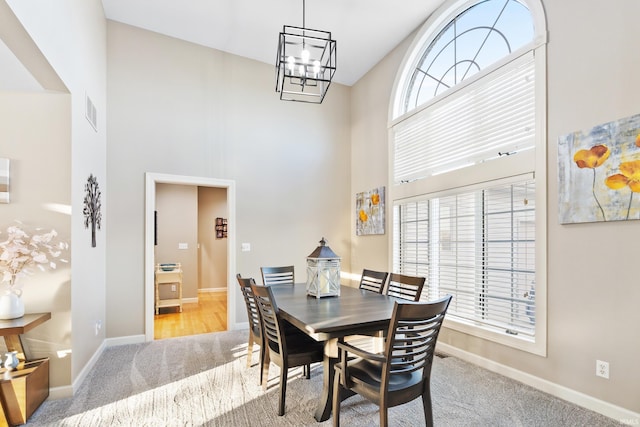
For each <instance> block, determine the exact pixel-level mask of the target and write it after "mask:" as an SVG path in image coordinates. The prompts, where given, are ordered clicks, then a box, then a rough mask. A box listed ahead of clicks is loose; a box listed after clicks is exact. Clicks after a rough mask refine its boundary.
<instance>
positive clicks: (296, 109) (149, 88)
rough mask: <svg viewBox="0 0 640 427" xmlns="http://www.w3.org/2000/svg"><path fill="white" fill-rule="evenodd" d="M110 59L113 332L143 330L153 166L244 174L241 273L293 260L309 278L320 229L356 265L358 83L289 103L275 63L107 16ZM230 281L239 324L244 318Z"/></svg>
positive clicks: (239, 216) (239, 209) (239, 213)
mask: <svg viewBox="0 0 640 427" xmlns="http://www.w3.org/2000/svg"><path fill="white" fill-rule="evenodd" d="M108 61H109V69H108V87H109V122H108V127H109V145H108V165H109V169H108V183H109V189H110V193H109V197H110V203H111V206H112V209H111V210H110V216H109V229H108V240H109V249H108V254H107V255H108V256H107V259H108V265H109V267H108V270H109V277H108V290H107V305H108V306H109V307H111V308H110V309H109V311H110V313H112V314H113V315H110V316H109V318H108V321H107V322H108V324H107V330H108V334H109V336H110V337H128V336H136V335H140V334H144V333H145V331H144V315H143V314H144V283H143V282H144V253H143V250H142V248H144V214H143V212H144V174H145V173H146V172H153V173H164V174H172V175H182V176H191V177H205V178H218V179H227V180H234V181H235V183H236V222H237V224H232V226H234V227H235V230H236V241H237V243H238V245H237V247H236V248H233V250H234V251H235V256H236V263H237V273H241V274H242V275H243V276H253V277H255V278H259V277H260V266H261V265H280V264H294V265H295V266H296V270H297V271H298V272H299V273H298V277H300V278H303V277H304V271H305V263H306V256H307V255H308V254H309V253H311V252H312V251H313V249H315V247H316V246H317V245H318V241H319V240H320V238H321V237H323V236H324V237H326V238H327V240H328V241H329V244H330V246H331V247H332V248H333V250H334V251H335V252H336V253H337V254H339V255H341V256H342V257H343V265H345V266H347V268H348V266H349V265H350V251H349V248H350V243H351V235H350V230H351V222H352V216H351V212H350V200H351V189H350V188H349V185H348V183H349V182H350V162H351V154H350V144H349V140H350V131H349V129H350V102H351V101H350V90H349V88H347V87H344V86H341V85H339V84H332V85H331V89H330V91H329V93H328V94H327V97H326V98H325V101H324V102H323V104H321V105H315V104H301V103H294V102H283V101H280V99H279V97H278V95H277V94H276V93H275V91H274V71H273V66H271V65H268V64H263V63H259V62H256V61H252V60H249V59H245V58H240V57H237V56H233V55H229V54H226V53H223V52H220V51H216V50H212V49H208V48H204V47H202V46H198V45H194V44H190V43H186V42H183V41H180V40H176V39H173V38H170V37H165V36H162V35H159V34H156V33H152V32H149V31H145V30H141V29H137V28H133V27H130V26H127V25H124V24H120V23H116V22H110V21H109V22H108ZM240 243H250V244H251V251H250V252H240V247H239V246H240ZM234 274H235V272H234ZM232 289H233V292H236V295H235V301H236V307H234V309H235V312H236V315H237V318H236V319H232V322H230V325H231V327H232V326H233V324H234V323H244V322H246V310H245V308H244V306H243V303H242V298H241V295H240V294H239V292H238V288H237V286H234V287H232ZM124 292H126V293H127V295H128V298H127V299H126V300H125V301H123V300H122V298H121V295H122V294H123V293H124ZM116 307H117V309H116ZM116 311H117V314H116ZM233 320H235V322H233Z"/></svg>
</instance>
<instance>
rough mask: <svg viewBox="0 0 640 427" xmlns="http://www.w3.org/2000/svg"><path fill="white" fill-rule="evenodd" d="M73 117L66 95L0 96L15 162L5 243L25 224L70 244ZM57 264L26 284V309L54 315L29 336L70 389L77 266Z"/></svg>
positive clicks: (1, 144)
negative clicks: (15, 227) (73, 268)
mask: <svg viewBox="0 0 640 427" xmlns="http://www.w3.org/2000/svg"><path fill="white" fill-rule="evenodd" d="M70 114H71V106H70V97H69V95H66V94H47V93H19V92H16V93H7V92H0V157H2V158H8V159H9V160H10V162H11V165H10V171H11V174H10V179H11V182H10V194H11V203H9V204H0V233H1V234H0V239H2V240H4V238H5V236H6V234H5V232H6V227H7V226H9V225H16V223H15V222H14V220H20V221H22V222H23V223H24V224H25V226H27V230H29V229H33V228H35V227H42V228H43V231H49V230H51V229H55V230H56V231H57V232H58V237H59V238H60V239H62V240H64V241H67V242H69V241H70V239H71V231H70V230H71V215H70V204H71V194H70V186H69V182H70V179H71V143H70V136H71V129H70V120H69V118H70ZM34 153H37V155H34ZM70 255H71V254H70V253H66V254H63V255H62V256H61V258H63V259H67V260H69V259H70ZM56 261H57V262H56V264H57V268H56V269H55V270H52V271H46V272H40V271H39V270H38V269H33V272H34V273H35V274H34V275H33V276H30V277H23V278H22V279H21V280H20V282H21V284H22V286H23V296H22V299H23V300H24V303H25V311H26V312H27V313H42V312H51V320H49V321H48V322H45V323H44V324H42V325H40V326H38V327H37V328H35V329H33V330H32V331H31V332H28V333H27V334H25V336H24V337H23V338H24V344H25V346H27V347H28V348H30V349H31V350H32V353H33V356H34V357H36V358H38V357H49V358H50V359H51V364H50V376H49V378H50V383H51V386H52V387H57V386H60V385H67V384H69V382H70V378H71V358H70V357H62V358H61V357H59V355H58V351H62V350H70V349H71V336H70V334H69V333H68V332H69V325H70V323H71V268H70V265H69V264H68V263H63V262H60V261H58V260H56ZM67 355H68V353H67Z"/></svg>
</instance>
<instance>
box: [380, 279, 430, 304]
mask: <svg viewBox="0 0 640 427" xmlns="http://www.w3.org/2000/svg"><path fill="white" fill-rule="evenodd" d="M424 282H425V278H424V277H417V276H407V275H404V274H397V273H391V274H389V283H388V285H387V295H389V296H392V297H396V298H400V299H404V300H407V301H419V300H420V295H421V294H422V288H423V287H424Z"/></svg>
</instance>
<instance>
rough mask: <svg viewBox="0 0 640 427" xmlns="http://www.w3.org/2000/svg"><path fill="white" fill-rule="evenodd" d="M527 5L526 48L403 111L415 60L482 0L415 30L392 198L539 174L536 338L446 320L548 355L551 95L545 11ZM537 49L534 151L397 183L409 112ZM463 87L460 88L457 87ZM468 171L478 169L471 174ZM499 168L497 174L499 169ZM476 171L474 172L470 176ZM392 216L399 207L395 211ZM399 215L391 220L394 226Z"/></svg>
mask: <svg viewBox="0 0 640 427" xmlns="http://www.w3.org/2000/svg"><path fill="white" fill-rule="evenodd" d="M519 1H520V2H521V3H523V4H525V5H526V6H527V7H528V8H529V10H530V12H531V17H532V19H533V24H534V40H533V41H532V42H531V43H529V44H528V45H526V46H523V47H522V48H520V49H518V50H516V51H514V52H512V53H511V54H510V55H508V56H507V57H505V58H503V60H501V61H498V62H497V63H496V64H493V65H492V66H490V67H487V69H485V70H481V71H480V72H479V73H477V74H476V75H474V76H472V77H471V78H469V79H468V80H465V81H463V82H461V83H460V84H459V85H457V86H456V90H455V91H452V92H451V93H450V92H449V91H448V92H446V93H443V94H440V95H438V96H436V97H435V98H433V99H431V100H430V101H428V102H427V103H426V104H424V105H421V106H419V107H418V108H415V109H413V110H411V111H409V112H407V113H399V111H402V108H403V105H402V104H403V103H404V93H403V91H405V90H406V85H407V84H408V81H409V78H410V75H411V73H412V72H413V69H414V68H415V64H416V60H417V58H419V57H420V56H421V54H422V52H423V51H424V46H425V44H428V43H429V41H430V40H432V39H433V37H435V36H436V35H437V34H438V33H439V32H440V31H441V29H442V28H443V27H444V26H445V25H447V24H448V22H449V21H450V20H451V19H453V18H454V17H455V16H457V15H458V14H460V13H461V12H462V11H464V10H466V9H467V8H469V7H471V6H473V5H475V4H477V3H478V1H477V0H473V1H470V0H448V1H446V2H445V3H444V4H443V5H442V6H441V7H440V8H439V9H438V10H437V11H436V12H435V13H434V14H432V16H431V17H430V18H429V19H428V20H427V21H426V22H425V24H424V25H423V26H422V28H421V29H420V30H419V31H418V33H417V34H416V37H415V38H414V41H413V42H412V43H411V45H410V47H409V49H408V50H407V53H406V54H405V57H404V60H403V61H402V64H401V66H400V67H399V69H398V70H399V71H398V73H397V75H396V81H395V83H394V87H393V90H392V94H391V98H390V103H389V121H388V141H389V146H388V159H389V185H388V188H389V200H390V202H391V203H390V205H391V206H394V205H395V204H397V203H402V202H406V201H411V199H414V200H415V199H425V198H427V197H433V196H436V195H438V194H444V193H447V192H449V193H450V192H451V190H452V189H461V188H465V189H471V188H474V187H477V188H481V187H483V186H487V184H488V183H490V182H492V181H495V180H502V179H505V178H509V177H514V176H518V175H521V174H523V170H527V169H528V170H530V171H532V172H533V176H534V177H535V186H536V194H535V206H536V215H535V227H536V250H535V259H536V261H535V268H536V287H535V293H536V308H535V318H536V326H535V337H534V338H533V339H529V338H526V337H522V336H518V335H508V334H506V333H504V332H496V331H494V330H491V329H490V328H485V327H482V326H478V325H476V324H473V322H468V321H464V320H462V319H458V318H456V319H453V318H447V319H445V322H444V325H443V326H444V327H445V328H448V329H452V330H456V331H459V332H462V333H465V334H469V335H471V336H474V337H478V338H481V339H486V340H489V341H492V342H496V343H500V344H503V345H506V346H509V347H512V348H516V349H519V350H523V351H527V352H530V353H533V354H537V355H541V356H546V354H547V237H546V236H547V200H546V199H547V192H546V188H547V161H546V158H547V147H546V138H547V123H546V117H547V110H546V105H547V99H546V92H547V90H546V88H547V81H546V42H547V33H546V22H545V17H544V10H543V8H542V5H541V4H540V2H539V1H538V0H519ZM529 50H531V51H533V53H534V56H535V73H536V87H535V113H536V120H535V149H534V150H528V151H526V152H523V153H519V154H518V155H516V156H505V157H504V158H499V159H495V160H492V161H490V162H486V163H482V164H478V165H474V166H472V167H471V168H463V169H459V170H456V171H452V172H448V173H445V174H442V175H435V176H431V177H429V179H419V180H416V181H411V182H408V183H403V184H395V183H394V173H393V163H394V147H393V129H392V128H393V125H394V124H395V123H397V122H399V121H401V120H403V119H404V118H406V116H409V115H413V114H416V113H418V112H419V111H421V110H422V109H424V108H427V107H428V106H429V105H431V104H432V103H435V102H439V101H440V100H442V99H443V98H446V97H447V96H451V95H455V94H456V93H459V92H460V91H464V88H465V87H467V86H468V85H469V84H471V83H472V82H474V81H476V80H477V79H480V78H482V77H483V76H485V75H486V74H487V73H490V72H491V71H493V70H495V69H496V68H498V67H501V66H504V64H505V63H508V62H510V61H511V60H512V59H513V58H514V57H516V56H520V55H522V54H523V52H526V51H529ZM458 88H459V89H458ZM469 169H473V171H472V173H471V174H469ZM498 170H499V171H500V173H498V172H497V171H498ZM470 175H471V176H470ZM390 213H391V215H393V213H394V208H393V207H392V209H390ZM395 221H396V218H392V221H391V222H392V223H394V224H395ZM395 232H396V229H395V226H394V227H392V229H391V231H390V238H389V242H388V243H389V248H388V250H389V260H390V261H389V262H390V269H393V260H394V252H393V247H394V242H395V238H396V236H395Z"/></svg>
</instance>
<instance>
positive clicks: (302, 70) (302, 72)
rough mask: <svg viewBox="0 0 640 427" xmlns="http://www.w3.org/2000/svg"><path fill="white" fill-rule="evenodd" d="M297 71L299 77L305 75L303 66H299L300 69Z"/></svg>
mask: <svg viewBox="0 0 640 427" xmlns="http://www.w3.org/2000/svg"><path fill="white" fill-rule="evenodd" d="M298 71H299V73H300V75H301V76H304V75H305V74H306V72H305V71H306V70H305V66H304V65H301V66H300V68H299V69H298Z"/></svg>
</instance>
